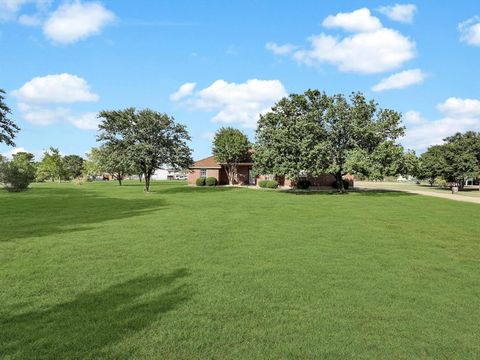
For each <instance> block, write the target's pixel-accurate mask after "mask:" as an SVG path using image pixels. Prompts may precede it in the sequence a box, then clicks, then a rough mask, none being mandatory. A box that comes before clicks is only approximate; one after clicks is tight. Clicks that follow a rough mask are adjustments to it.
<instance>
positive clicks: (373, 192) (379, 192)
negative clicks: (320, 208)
mask: <svg viewBox="0 0 480 360" xmlns="http://www.w3.org/2000/svg"><path fill="white" fill-rule="evenodd" d="M281 192H282V193H285V194H293V195H323V196H328V195H336V196H348V195H350V194H355V195H361V196H372V197H373V196H389V197H392V196H396V197H398V196H417V194H414V193H407V192H403V191H401V190H385V189H353V190H348V191H347V192H346V193H343V194H342V193H339V192H338V191H336V190H297V189H290V190H281Z"/></svg>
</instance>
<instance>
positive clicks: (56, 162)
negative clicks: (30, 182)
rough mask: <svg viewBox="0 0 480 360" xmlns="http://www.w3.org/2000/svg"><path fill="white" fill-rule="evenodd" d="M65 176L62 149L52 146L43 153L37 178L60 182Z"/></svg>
mask: <svg viewBox="0 0 480 360" xmlns="http://www.w3.org/2000/svg"><path fill="white" fill-rule="evenodd" d="M63 176H64V167H63V160H62V155H61V154H60V151H59V150H58V149H57V148H54V147H51V148H50V149H48V150H47V151H45V152H44V153H43V158H42V160H41V161H40V162H39V163H38V165H37V178H38V179H39V180H40V181H42V180H45V179H51V180H52V181H55V180H58V182H60V181H61V180H62V177H63Z"/></svg>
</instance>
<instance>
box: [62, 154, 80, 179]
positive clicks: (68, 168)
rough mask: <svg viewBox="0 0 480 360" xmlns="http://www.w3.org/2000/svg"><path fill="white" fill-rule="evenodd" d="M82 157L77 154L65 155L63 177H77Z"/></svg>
mask: <svg viewBox="0 0 480 360" xmlns="http://www.w3.org/2000/svg"><path fill="white" fill-rule="evenodd" d="M83 161H84V160H83V158H82V157H81V156H78V155H65V156H64V157H63V159H62V162H63V164H62V165H63V177H64V178H65V179H66V180H71V179H75V178H79V177H80V176H81V175H82V169H83Z"/></svg>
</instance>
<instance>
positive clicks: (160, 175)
mask: <svg viewBox="0 0 480 360" xmlns="http://www.w3.org/2000/svg"><path fill="white" fill-rule="evenodd" d="M186 177H187V176H186V173H185V171H179V170H177V169H173V168H168V167H162V168H160V169H157V170H155V172H154V173H153V174H152V178H151V179H152V180H185V179H186Z"/></svg>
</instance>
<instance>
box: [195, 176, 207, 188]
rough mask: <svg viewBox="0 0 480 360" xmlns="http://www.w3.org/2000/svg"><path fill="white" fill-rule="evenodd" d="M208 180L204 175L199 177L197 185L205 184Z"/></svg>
mask: <svg viewBox="0 0 480 360" xmlns="http://www.w3.org/2000/svg"><path fill="white" fill-rule="evenodd" d="M205 183H206V180H205V178H204V177H199V178H198V179H197V180H195V185H197V186H205Z"/></svg>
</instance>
